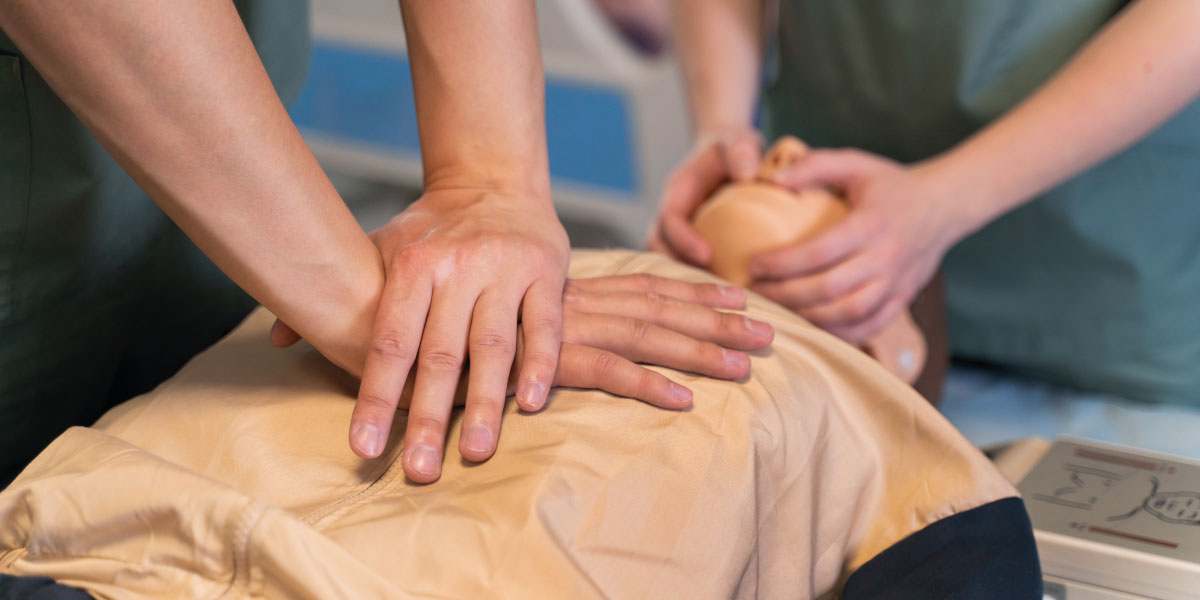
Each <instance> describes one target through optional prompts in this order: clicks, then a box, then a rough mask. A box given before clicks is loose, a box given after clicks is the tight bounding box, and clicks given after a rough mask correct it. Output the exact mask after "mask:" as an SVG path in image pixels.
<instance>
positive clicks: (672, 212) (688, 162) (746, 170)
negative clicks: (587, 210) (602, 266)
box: [646, 128, 762, 267]
mask: <svg viewBox="0 0 1200 600" xmlns="http://www.w3.org/2000/svg"><path fill="white" fill-rule="evenodd" d="M761 159H762V136H760V135H759V134H758V132H756V131H754V130H753V129H749V128H737V129H733V130H730V131H729V132H727V133H724V134H719V135H715V136H710V137H708V138H705V139H701V140H700V141H698V142H697V144H696V147H695V149H694V150H693V151H692V153H691V155H690V156H689V157H688V158H687V159H685V160H684V162H683V164H682V165H680V167H679V168H678V169H676V170H675V172H674V173H672V174H671V177H670V178H669V179H668V180H667V184H666V187H665V189H664V191H663V199H662V206H661V207H659V213H658V221H657V222H656V223H655V224H654V227H653V228H652V229H651V230H650V239H649V240H648V241H647V243H646V247H647V248H648V249H649V250H651V251H653V252H659V253H662V254H666V255H667V256H670V257H671V258H674V259H675V260H679V261H682V262H686V263H691V264H693V265H696V266H700V267H705V266H708V264H709V263H711V262H712V247H711V246H710V245H709V244H708V242H706V241H704V238H702V237H700V234H698V233H696V230H695V229H694V228H693V227H692V224H691V218H692V214H693V213H695V212H696V208H697V207H699V206H700V204H701V203H703V202H704V201H705V200H708V197H709V196H711V195H712V193H713V191H715V190H716V189H717V188H718V187H719V186H720V185H721V184H723V183H725V182H727V181H730V180H732V181H750V180H752V179H754V174H755V171H757V169H758V163H759V162H760V161H761Z"/></svg>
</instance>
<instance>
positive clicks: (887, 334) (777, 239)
mask: <svg viewBox="0 0 1200 600" xmlns="http://www.w3.org/2000/svg"><path fill="white" fill-rule="evenodd" d="M807 151H808V148H807V147H806V146H805V145H804V143H803V142H801V141H800V140H798V139H796V138H794V137H790V136H785V137H783V138H780V139H779V140H778V141H777V142H776V143H775V144H774V145H773V146H772V147H771V148H770V150H768V151H767V153H766V155H765V156H764V157H763V162H762V164H761V165H760V167H759V170H758V173H757V181H755V182H751V183H733V184H729V185H726V186H723V187H721V188H720V189H718V190H717V191H716V193H714V194H713V196H712V198H710V199H709V200H708V201H706V202H705V203H704V204H702V205H701V206H700V208H699V209H698V210H697V211H696V213H695V215H694V216H693V218H692V224H693V225H694V226H695V228H696V231H697V232H699V233H700V235H701V236H702V237H704V238H705V239H706V240H707V241H708V242H709V243H710V244H711V245H712V247H713V261H712V264H711V265H710V267H709V268H710V270H711V271H712V272H713V273H715V274H716V275H718V276H720V277H723V278H725V279H727V280H729V281H731V282H733V283H735V284H737V285H740V286H743V287H748V286H749V285H750V284H751V282H752V281H753V277H752V276H751V275H750V260H751V259H752V258H753V257H755V256H757V255H759V254H762V253H763V252H766V251H768V250H774V249H776V248H779V247H781V246H786V245H790V244H794V243H796V242H801V241H804V240H808V239H811V238H813V237H815V236H817V235H818V234H820V233H821V232H823V231H825V230H826V229H828V228H830V227H832V226H833V225H834V224H836V223H837V222H838V221H840V220H842V219H843V218H844V217H845V215H846V206H845V203H844V202H842V200H841V199H839V198H838V197H837V196H835V195H833V194H832V193H831V192H829V191H828V190H826V189H823V188H813V189H808V190H804V191H802V192H799V193H793V192H792V191H790V190H787V189H785V188H782V187H780V186H777V185H775V184H772V183H769V181H771V178H772V175H773V174H774V173H775V171H776V170H778V169H780V168H783V167H785V166H787V165H790V164H794V163H795V162H796V161H798V160H800V159H801V158H802V157H803V156H804V154H805V153H806V152H807ZM863 350H864V351H865V352H866V353H867V354H869V355H871V356H872V357H874V358H875V359H876V360H878V361H879V362H880V364H882V365H883V366H884V368H886V369H887V370H888V371H891V372H892V373H893V374H895V375H896V376H897V377H899V378H900V379H902V380H903V381H905V382H906V383H909V384H914V383H915V382H916V381H917V379H918V377H920V376H921V374H922V372H923V371H924V369H925V366H926V361H927V358H928V356H929V353H928V345H927V343H926V338H925V336H924V335H923V334H922V332H921V329H920V328H919V327H918V326H917V324H916V323H915V322H914V321H913V318H912V316H911V314H910V313H909V312H908V311H905V312H903V313H901V314H900V316H898V317H897V318H896V319H895V320H893V321H892V322H891V323H889V324H888V325H887V326H886V327H885V328H884V329H883V331H881V332H880V333H879V334H878V335H877V336H875V337H874V338H873V339H871V340H869V341H867V342H866V343H865V344H864V345H863ZM937 387H938V389H940V383H939V384H938V386H937ZM921 391H922V392H923V393H925V390H921ZM925 395H926V397H929V398H930V399H931V400H933V399H935V398H936V395H937V394H936V393H933V394H930V393H926V394H925ZM931 396H932V397H931Z"/></svg>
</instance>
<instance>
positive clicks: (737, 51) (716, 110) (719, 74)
mask: <svg viewBox="0 0 1200 600" xmlns="http://www.w3.org/2000/svg"><path fill="white" fill-rule="evenodd" d="M672 8H673V11H672V15H673V19H674V31H675V35H674V38H675V43H676V53H677V55H678V56H679V61H680V63H681V65H682V67H683V76H684V85H685V86H686V88H687V97H688V104H689V107H690V109H691V116H692V129H693V132H694V134H695V142H694V144H693V148H692V152H691V155H690V156H689V157H688V158H687V159H685V160H684V162H683V164H682V165H680V167H679V168H678V169H677V170H676V171H675V173H674V174H672V175H671V178H670V179H669V180H668V181H667V185H666V188H665V189H664V190H663V199H662V205H661V207H660V208H659V217H658V223H657V224H656V226H655V227H654V228H653V229H652V230H651V232H650V239H649V241H648V243H647V246H648V247H649V248H650V249H651V250H654V251H656V252H662V253H664V254H667V255H669V256H672V257H674V258H676V259H679V260H683V261H686V262H690V263H692V264H696V265H701V266H703V265H707V264H708V263H709V262H710V261H711V260H712V248H711V247H710V246H709V245H708V242H706V241H704V239H703V238H701V237H700V234H698V233H696V230H695V229H693V228H692V225H691V222H690V219H691V216H692V213H693V212H695V210H696V207H698V206H699V205H700V203H702V202H704V200H706V199H707V198H708V196H709V195H710V194H711V193H712V192H713V190H714V189H716V188H717V186H719V185H721V184H722V183H724V182H725V181H728V180H730V179H733V180H738V181H742V180H747V179H750V178H752V177H754V171H755V169H757V168H758V163H759V160H760V154H761V146H762V139H761V137H760V136H759V134H758V132H757V131H755V130H754V129H753V126H752V122H753V119H754V106H755V102H756V100H757V99H758V87H759V77H760V70H761V68H762V29H763V5H762V0H675V2H674V5H673V7H672Z"/></svg>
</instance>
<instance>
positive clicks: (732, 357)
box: [721, 348, 750, 369]
mask: <svg viewBox="0 0 1200 600" xmlns="http://www.w3.org/2000/svg"><path fill="white" fill-rule="evenodd" d="M721 354H723V355H724V356H725V364H727V365H729V366H731V367H737V368H739V369H741V368H745V367H748V366H750V357H749V356H746V355H745V354H742V353H741V352H734V351H733V350H726V349H724V348H721Z"/></svg>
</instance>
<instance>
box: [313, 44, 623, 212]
mask: <svg viewBox="0 0 1200 600" xmlns="http://www.w3.org/2000/svg"><path fill="white" fill-rule="evenodd" d="M480 95H481V98H480V101H481V102H487V98H486V94H485V93H483V92H481V93H480ZM291 113H292V118H293V119H294V120H295V121H296V124H297V125H298V126H300V127H302V128H304V129H308V130H311V131H314V132H318V133H322V134H325V135H329V136H331V137H336V138H343V139H347V140H350V141H352V142H363V143H367V144H371V145H375V146H379V147H382V148H387V149H393V150H399V151H402V152H413V153H415V152H418V151H419V150H420V142H419V140H418V136H417V118H416V117H417V115H416V108H415V107H414V105H413V96H412V79H411V75H410V71H409V66H408V60H407V58H406V57H405V56H403V55H399V54H388V53H384V52H379V51H372V50H367V49H363V48H354V47H349V46H340V45H333V44H328V43H322V42H318V43H316V44H315V45H314V47H313V55H312V66H311V70H310V74H309V78H308V82H307V84H306V85H305V87H304V90H303V91H302V92H301V94H300V97H299V98H298V99H297V100H296V102H295V104H294V105H293V106H292V110H291ZM631 125H632V121H631V118H630V111H629V107H628V105H627V103H626V102H625V97H624V96H623V94H622V93H621V91H620V90H619V89H613V88H607V87H603V86H600V85H596V84H591V83H583V82H578V81H571V80H567V79H563V78H548V79H547V82H546V138H547V144H548V145H549V152H550V174H551V176H552V177H554V178H555V179H556V180H558V181H565V182H572V183H580V184H585V185H588V186H594V187H597V188H603V189H605V190H608V191H610V192H616V193H617V194H619V195H622V196H627V197H629V199H630V200H631V201H632V200H634V199H635V196H636V194H637V190H638V181H637V170H636V164H637V161H636V148H635V147H634V143H633V135H632V134H633V132H632V130H631Z"/></svg>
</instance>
